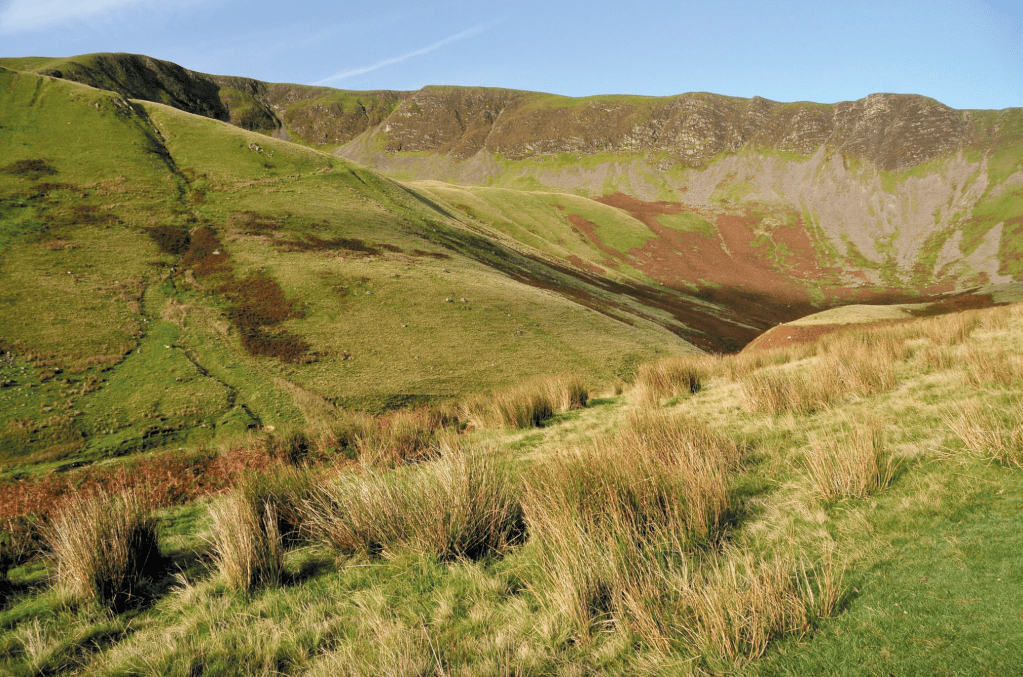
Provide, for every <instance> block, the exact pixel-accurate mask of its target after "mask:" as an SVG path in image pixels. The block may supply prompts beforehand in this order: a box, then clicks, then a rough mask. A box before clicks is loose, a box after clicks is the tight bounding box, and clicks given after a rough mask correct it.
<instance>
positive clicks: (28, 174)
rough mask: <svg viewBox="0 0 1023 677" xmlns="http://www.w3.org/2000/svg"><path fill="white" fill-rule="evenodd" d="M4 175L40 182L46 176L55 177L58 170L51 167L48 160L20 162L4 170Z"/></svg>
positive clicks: (13, 163)
mask: <svg viewBox="0 0 1023 677" xmlns="http://www.w3.org/2000/svg"><path fill="white" fill-rule="evenodd" d="M0 171H2V172H3V173H4V174H12V175H14V176H21V177H24V178H26V179H30V180H32V181H38V180H39V179H41V178H43V177H44V176H53V175H54V174H56V173H57V170H56V169H54V168H53V167H51V166H50V165H49V164H48V163H47V162H46V160H18V161H17V162H12V163H11V164H9V165H7V166H6V167H4V168H3V170H0Z"/></svg>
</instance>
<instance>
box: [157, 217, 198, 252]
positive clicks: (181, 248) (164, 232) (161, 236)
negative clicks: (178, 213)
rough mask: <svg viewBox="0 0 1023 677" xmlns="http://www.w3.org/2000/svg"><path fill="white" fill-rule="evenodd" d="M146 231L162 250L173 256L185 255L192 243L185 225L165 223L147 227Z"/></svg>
mask: <svg viewBox="0 0 1023 677" xmlns="http://www.w3.org/2000/svg"><path fill="white" fill-rule="evenodd" d="M146 232H147V233H148V234H149V237H151V238H152V239H153V242H155V243H156V246H157V247H159V248H160V251H161V252H163V253H164V254H170V255H171V256H183V255H184V254H185V252H187V251H188V248H189V245H191V243H192V237H191V235H189V233H188V230H187V229H186V228H184V227H183V226H173V225H170V224H165V225H160V226H153V227H152V228H146Z"/></svg>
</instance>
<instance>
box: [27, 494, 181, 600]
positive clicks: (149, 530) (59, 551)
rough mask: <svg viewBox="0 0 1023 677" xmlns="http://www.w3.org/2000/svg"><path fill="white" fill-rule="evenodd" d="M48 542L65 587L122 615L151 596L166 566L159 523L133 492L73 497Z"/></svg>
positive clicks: (51, 528)
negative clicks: (161, 570)
mask: <svg viewBox="0 0 1023 677" xmlns="http://www.w3.org/2000/svg"><path fill="white" fill-rule="evenodd" d="M45 539H46V543H47V546H48V547H49V550H50V552H51V555H52V557H53V561H54V564H55V568H56V572H55V573H56V581H57V585H58V586H59V587H60V588H62V589H64V590H65V591H66V592H67V593H68V594H70V595H71V596H72V597H73V598H75V599H79V600H95V601H96V602H98V603H99V604H101V605H103V606H106V607H108V608H111V609H114V610H118V611H120V610H124V609H126V608H129V607H131V606H133V605H135V604H137V603H138V602H140V601H141V600H143V599H144V598H145V597H146V595H147V588H148V587H149V585H150V584H151V583H152V582H153V580H154V579H155V577H156V576H157V575H158V574H159V571H160V569H161V567H162V565H163V561H162V558H161V556H160V546H159V538H158V535H157V528H156V520H155V519H154V517H153V515H152V512H151V510H150V508H149V507H148V506H147V505H146V504H145V502H144V501H143V500H142V498H141V497H140V496H138V495H137V494H135V493H131V492H128V493H123V494H116V495H115V494H109V493H106V492H104V491H99V492H97V493H95V494H93V495H91V496H83V495H75V496H72V497H71V498H69V499H68V500H67V502H66V503H64V505H63V506H61V508H60V509H59V510H58V511H57V512H56V515H55V516H54V518H53V522H52V523H51V524H50V526H49V528H48V529H47V530H46V532H45Z"/></svg>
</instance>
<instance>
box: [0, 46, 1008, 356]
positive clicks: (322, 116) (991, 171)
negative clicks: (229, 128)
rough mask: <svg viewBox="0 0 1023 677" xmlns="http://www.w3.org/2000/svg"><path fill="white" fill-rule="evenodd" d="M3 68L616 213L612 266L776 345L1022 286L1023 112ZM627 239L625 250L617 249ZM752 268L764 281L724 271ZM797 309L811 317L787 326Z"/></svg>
mask: <svg viewBox="0 0 1023 677" xmlns="http://www.w3.org/2000/svg"><path fill="white" fill-rule="evenodd" d="M3 64H6V65H7V66H8V67H10V68H17V69H22V70H30V71H33V72H36V73H43V74H49V75H56V76H59V77H62V78H67V79H70V80H74V81H77V82H82V83H86V84H90V85H93V86H96V87H99V88H104V89H109V90H111V91H115V92H118V93H120V94H122V95H123V96H127V97H133V98H140V99H145V100H148V101H154V102H158V103H164V104H168V105H171V106H174V107H177V108H179V109H182V110H186V111H188V112H192V113H197V114H200V115H204V116H207V117H210V118H214V119H219V120H224V121H229V122H231V123H232V124H234V125H237V126H239V127H242V128H245V129H249V130H255V131H259V132H261V133H263V134H266V135H274V136H277V137H281V138H289V139H292V140H294V141H296V142H298V143H302V144H306V145H308V146H310V147H315V148H318V149H321V150H327V151H334V152H335V153H336V154H337V155H339V156H341V157H345V158H348V159H350V160H353V161H355V162H358V163H360V164H362V165H365V166H368V167H371V168H373V169H376V170H378V171H382V172H385V173H387V174H388V175H389V176H391V177H394V178H398V179H400V180H403V181H417V180H433V181H445V182H448V183H456V184H463V185H473V186H486V187H491V188H507V189H513V190H516V191H520V192H522V193H524V194H523V195H521V196H520V197H519V198H511V197H510V194H508V193H505V194H502V197H500V198H499V200H500V201H504V202H505V204H504V206H502V205H494V207H495V208H496V209H497V210H498V211H500V210H501V209H506V208H507V207H508V206H509V205H510V203H508V200H509V199H511V202H512V203H514V202H518V203H521V204H522V205H523V206H524V205H525V203H526V202H529V201H531V200H533V199H534V198H533V197H532V195H531V194H532V193H534V192H536V193H539V194H540V195H537V196H536V198H535V199H537V200H540V201H545V200H546V201H548V202H549V201H550V200H549V198H548V197H545V195H547V194H549V193H557V194H565V193H570V194H573V195H577V196H585V197H592V198H600V199H604V200H605V201H608V200H609V202H608V203H609V204H610V205H611V206H614V207H615V208H617V209H620V210H621V211H623V212H625V213H624V214H621V215H617V216H614V217H611V220H612V221H616V222H618V223H622V222H623V220H624V221H628V220H629V217H633V218H632V221H633V223H632V224H631V225H630V227H629V228H626V229H622V228H605V227H604V226H602V222H601V221H600V219H598V220H597V221H596V222H593V221H592V220H590V219H585V220H586V222H587V223H594V226H595V228H596V230H597V231H601V230H602V231H603V232H601V233H600V234H596V235H594V236H593V237H590V239H591V240H596V241H597V242H598V244H596V245H595V246H597V247H598V249H599V248H600V247H603V248H604V254H606V255H607V256H603V257H601V259H602V260H605V261H606V260H608V257H610V260H612V261H614V260H619V264H620V265H627V266H629V267H631V268H633V269H636V270H641V271H642V274H641V275H640V279H642V278H646V280H648V281H649V280H653V281H656V282H657V283H660V284H664V285H666V286H668V287H670V288H671V289H674V290H676V291H683V292H685V291H690V292H693V291H697V292H699V293H700V294H703V295H711V296H713V295H714V293H715V292H714V291H712V290H721V291H718V296H719V297H720V298H716V299H715V303H716V305H718V306H723V307H724V308H725V309H726V312H724V313H720V312H718V313H715V315H718V316H722V315H723V316H724V317H725V318H726V319H727V320H736V319H738V321H739V323H740V324H748V325H750V326H752V327H754V328H756V329H757V330H762V329H764V328H766V327H767V326H769V325H770V324H773V323H776V322H778V321H783V320H789V319H792V318H794V317H798V316H800V315H801V314H806V313H810V312H813V311H814V310H817V309H819V308H820V307H822V306H824V305H832V304H836V303H839V304H841V303H849V302H862V301H868V302H873V301H876V300H878V299H881V298H889V297H891V296H892V295H896V296H898V297H899V299H900V300H909V299H911V297H913V296H918V295H929V294H935V293H941V292H946V291H950V290H955V289H966V288H970V287H975V286H980V285H985V284H1004V283H1008V282H1011V281H1013V280H1019V279H1020V278H1021V275H1023V268H1021V266H1023V258H1021V256H1023V252H1020V251H1018V250H1019V248H1020V247H1019V242H1020V237H1019V236H1020V234H1021V232H1023V230H1021V229H1023V223H1021V222H1020V220H1021V219H1023V207H1021V205H1023V192H1021V191H1023V164H1021V163H1020V157H1021V152H1023V145H1021V143H1023V136H1021V130H1023V109H1006V110H1002V111H957V110H953V109H951V108H948V107H947V106H944V105H942V104H941V103H940V102H937V101H934V100H931V99H927V98H926V97H921V96H913V95H891V94H875V95H871V96H868V97H866V98H864V99H861V100H859V101H849V102H841V103H838V104H833V105H831V104H829V105H823V104H814V103H808V102H795V103H779V102H773V101H768V100H765V99H761V98H757V97H755V98H753V99H742V98H737V97H725V96H718V95H714V94H709V93H689V94H682V95H679V96H676V97H635V96H596V97H585V98H579V99H574V98H570V97H561V96H554V95H550V94H541V93H534V92H523V91H514V90H505V89H494V88H479V87H425V88H423V89H422V90H420V91H418V92H349V91H342V90H333V89H330V88H323V87H305V86H301V85H289V84H273V83H264V82H259V81H256V80H251V79H246V78H237V77H230V76H214V75H206V74H203V73H196V72H193V71H188V70H187V69H184V68H181V67H180V66H177V65H176V64H172V63H169V62H165V61H160V60H157V59H152V58H150V57H145V56H140V55H131V54H89V55H82V56H78V57H70V58H65V59H41V58H23V59H6V60H0V65H3ZM437 190H443V188H442V187H441V188H437ZM497 195H498V194H497V193H494V192H490V193H486V194H484V193H477V196H476V198H477V200H479V199H483V200H484V201H486V200H488V199H490V198H491V197H494V198H496V197H497ZM621 196H625V199H624V200H623V199H621ZM637 201H638V202H637ZM463 202H464V201H463ZM587 211H592V210H587ZM491 216H496V215H494V214H491ZM509 216H510V215H509V213H507V211H505V213H503V214H500V215H499V218H497V219H496V220H497V221H498V222H499V223H497V224H496V225H495V227H496V228H497V229H498V230H502V231H504V232H506V233H508V234H511V235H512V236H513V237H518V236H520V235H521V236H523V237H525V238H526V241H529V242H535V241H536V240H535V237H533V236H530V235H528V234H527V232H526V231H529V230H530V228H531V226H530V225H529V220H530V219H531V218H532V213H531V212H528V211H527V212H523V213H521V214H519V215H518V216H512V217H511V218H509ZM566 216H567V215H566ZM571 216H573V217H574V218H576V219H578V218H584V217H581V216H580V215H579V214H575V213H573V214H571ZM493 220H494V219H491V221H493ZM637 220H638V221H640V222H642V223H643V224H644V225H646V226H647V228H646V230H652V231H653V235H652V236H651V235H650V234H649V233H646V232H644V229H643V228H637V226H636V224H635V221H637ZM651 220H652V223H651V222H650V221H651ZM546 221H547V222H551V220H550V219H546ZM566 221H567V219H565V220H562V221H561V223H560V224H559V223H557V222H555V223H554V226H555V228H556V229H563V227H564V224H565V223H566ZM508 223H515V224H516V227H515V228H514V229H511V230H509V229H508V228H507V227H506V225H507V224H508ZM491 225H494V224H491ZM572 225H579V226H580V227H581V228H583V229H584V231H585V228H586V227H587V226H586V224H582V223H577V224H572ZM662 226H663V228H664V230H659V228H660V227H662ZM532 228H533V230H536V227H535V226H533V227H532ZM611 230H614V231H615V232H616V233H617V236H614V237H612V239H611V240H609V241H607V242H604V241H603V237H604V235H606V234H609V231H611ZM673 230H674V231H676V232H672V231H673ZM678 231H680V232H678ZM694 233H699V234H702V235H705V236H706V237H703V238H696V237H694ZM534 235H535V233H534ZM622 236H624V238H623V237H622ZM568 256H569V257H570V258H569V259H564V260H565V261H568V264H569V265H570V266H574V265H575V264H576V263H577V261H576V259H575V258H571V257H575V256H578V257H579V258H580V259H581V260H582V261H583V262H591V258H590V257H587V256H583V255H582V254H581V253H579V252H569V253H568ZM584 267H585V266H584ZM750 267H752V268H754V269H755V272H754V273H753V274H752V275H741V276H736V275H728V274H722V271H727V272H732V271H735V270H737V269H739V268H743V269H746V268H750ZM630 274H631V273H630ZM765 304H766V305H768V306H771V307H770V308H769V309H768V311H767V312H766V313H762V314H761V315H759V316H757V315H756V313H757V312H758V311H759V310H760V309H761V307H762V306H764V305H765ZM772 304H773V306H772ZM793 304H798V309H799V310H798V312H795V313H789V314H787V313H786V312H785V309H786V308H790V307H792V306H793ZM719 319H721V318H720V317H719ZM711 325H714V326H716V329H715V331H714V332H712V333H716V334H718V335H721V336H728V337H729V340H730V341H731V343H732V345H733V347H734V345H735V344H737V343H739V344H741V343H743V342H745V341H748V340H749V339H750V338H751V337H750V336H745V335H742V334H741V330H739V333H738V334H735V333H734V332H735V331H736V330H735V328H734V327H733V328H732V330H731V332H730V331H729V329H728V327H727V326H726V325H725V324H721V323H718V322H716V321H713V320H711V321H710V324H707V325H706V326H703V327H701V329H708V328H709V327H710V326H711ZM733 334H734V335H733Z"/></svg>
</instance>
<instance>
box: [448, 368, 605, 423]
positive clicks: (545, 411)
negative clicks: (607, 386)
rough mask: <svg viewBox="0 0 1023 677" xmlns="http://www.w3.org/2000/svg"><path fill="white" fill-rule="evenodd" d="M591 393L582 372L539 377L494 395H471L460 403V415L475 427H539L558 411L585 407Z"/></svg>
mask: <svg viewBox="0 0 1023 677" xmlns="http://www.w3.org/2000/svg"><path fill="white" fill-rule="evenodd" d="M589 397H590V392H589V388H588V387H587V386H586V384H585V382H584V381H583V380H582V379H581V378H579V377H578V376H575V375H562V376H555V377H545V378H538V379H534V380H532V381H528V382H526V383H523V384H520V385H517V386H513V387H511V388H507V389H505V390H502V391H499V392H497V393H494V394H493V395H490V396H486V395H477V396H474V397H468V398H466V399H465V400H463V401H462V403H461V404H460V405H459V416H460V418H461V419H462V420H464V421H466V422H467V423H469V424H470V425H472V426H473V427H475V428H497V427H500V426H502V425H503V426H507V427H509V428H516V429H523V428H536V427H540V426H542V425H543V424H544V422H545V421H547V420H548V419H550V418H551V417H552V416H554V414H555V413H556V412H559V411H570V410H572V409H581V408H583V407H585V406H586V403H587V402H588V401H589Z"/></svg>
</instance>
